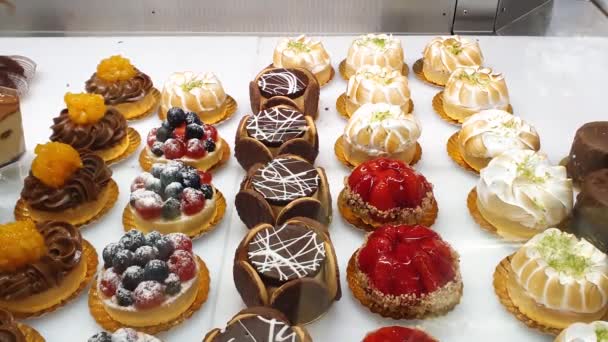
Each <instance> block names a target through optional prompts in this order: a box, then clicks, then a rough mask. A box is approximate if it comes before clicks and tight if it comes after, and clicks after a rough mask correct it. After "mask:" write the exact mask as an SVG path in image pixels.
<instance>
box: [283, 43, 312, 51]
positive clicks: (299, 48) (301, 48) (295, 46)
mask: <svg viewBox="0 0 608 342" xmlns="http://www.w3.org/2000/svg"><path fill="white" fill-rule="evenodd" d="M287 47H288V48H290V49H293V50H296V51H298V52H310V48H309V47H308V45H306V44H305V43H302V42H299V41H295V40H290V41H289V43H287Z"/></svg>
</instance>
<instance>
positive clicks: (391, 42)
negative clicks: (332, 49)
mask: <svg viewBox="0 0 608 342" xmlns="http://www.w3.org/2000/svg"><path fill="white" fill-rule="evenodd" d="M404 59H405V56H404V53H403V48H402V47H401V41H400V40H399V39H397V38H393V36H392V35H387V34H372V33H370V34H367V35H364V36H360V37H358V38H357V39H355V40H354V41H353V43H352V44H351V46H350V48H349V49H348V55H347V56H346V64H347V65H348V66H350V67H351V68H352V69H353V70H355V71H356V70H357V69H359V68H360V67H362V66H364V65H378V66H381V67H385V68H389V69H392V70H397V71H399V72H401V70H402V69H403V61H404Z"/></svg>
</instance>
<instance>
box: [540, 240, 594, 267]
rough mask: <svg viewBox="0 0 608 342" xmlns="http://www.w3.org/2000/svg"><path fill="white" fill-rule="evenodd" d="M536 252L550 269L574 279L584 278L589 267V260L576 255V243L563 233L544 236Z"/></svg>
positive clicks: (578, 247) (577, 251)
mask: <svg viewBox="0 0 608 342" xmlns="http://www.w3.org/2000/svg"><path fill="white" fill-rule="evenodd" d="M536 250H537V251H538V252H539V253H540V255H541V256H542V258H543V259H544V260H545V261H546V262H547V264H548V265H549V266H550V267H552V268H554V269H555V270H556V271H558V272H562V273H564V274H566V275H569V276H572V277H575V278H580V277H582V276H584V275H585V273H586V272H587V270H588V269H589V267H591V260H590V259H589V258H587V257H584V256H582V255H579V254H578V253H579V252H580V246H579V245H578V244H577V241H576V240H575V239H573V238H571V237H570V236H568V235H566V234H563V233H559V232H551V233H548V234H546V235H545V236H543V238H542V239H541V240H540V241H539V242H538V243H537V245H536Z"/></svg>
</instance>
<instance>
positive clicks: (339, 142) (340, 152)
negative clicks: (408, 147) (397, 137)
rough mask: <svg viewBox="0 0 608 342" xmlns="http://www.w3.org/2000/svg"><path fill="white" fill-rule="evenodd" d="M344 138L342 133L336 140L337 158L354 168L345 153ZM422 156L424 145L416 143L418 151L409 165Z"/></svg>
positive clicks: (416, 161) (335, 150)
mask: <svg viewBox="0 0 608 342" xmlns="http://www.w3.org/2000/svg"><path fill="white" fill-rule="evenodd" d="M343 139H344V136H343V135H341V136H340V137H339V138H338V139H337V140H336V143H335V144H334V152H335V154H336V158H338V160H339V161H340V162H341V163H342V164H344V166H346V167H348V168H351V169H354V168H355V165H353V164H351V163H350V162H349V161H348V160H346V156H345V155H344V145H343V143H342V140H343ZM420 158H422V147H421V146H420V144H419V143H416V153H415V154H414V158H412V161H411V162H410V163H409V165H410V166H414V165H415V164H416V163H418V162H419V161H420Z"/></svg>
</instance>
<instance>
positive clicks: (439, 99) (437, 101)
mask: <svg viewBox="0 0 608 342" xmlns="http://www.w3.org/2000/svg"><path fill="white" fill-rule="evenodd" d="M433 109H434V110H435V113H437V114H438V115H439V117H440V118H441V119H442V120H443V121H445V122H447V123H449V124H452V125H456V126H461V125H462V123H463V122H464V120H465V119H466V118H465V119H463V120H462V121H460V120H457V119H453V118H451V117H450V116H449V115H448V114H447V113H446V112H445V109H444V108H443V90H442V91H440V92H438V93H437V94H435V97H433ZM507 112H509V113H511V114H513V106H511V105H510V104H509V107H507Z"/></svg>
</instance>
